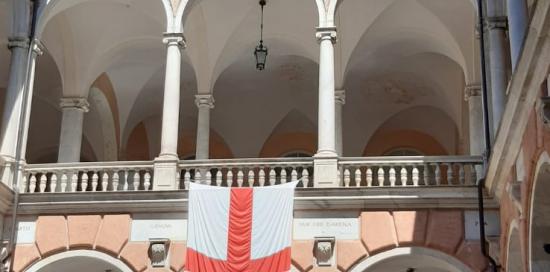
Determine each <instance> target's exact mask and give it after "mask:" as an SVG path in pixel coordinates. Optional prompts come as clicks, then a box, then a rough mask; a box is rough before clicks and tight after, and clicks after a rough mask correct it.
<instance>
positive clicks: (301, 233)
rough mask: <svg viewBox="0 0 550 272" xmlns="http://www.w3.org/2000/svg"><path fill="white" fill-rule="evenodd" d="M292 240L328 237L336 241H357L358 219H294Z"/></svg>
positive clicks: (358, 236)
mask: <svg viewBox="0 0 550 272" xmlns="http://www.w3.org/2000/svg"><path fill="white" fill-rule="evenodd" d="M293 229H294V233H293V236H294V240H312V239H314V238H315V237H323V236H330V237H336V239H338V240H358V239H360V235H359V219H358V218H295V219H294V227H293Z"/></svg>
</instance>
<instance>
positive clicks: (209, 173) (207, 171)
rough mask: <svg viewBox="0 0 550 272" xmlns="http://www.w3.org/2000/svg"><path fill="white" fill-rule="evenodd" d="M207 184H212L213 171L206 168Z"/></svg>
mask: <svg viewBox="0 0 550 272" xmlns="http://www.w3.org/2000/svg"><path fill="white" fill-rule="evenodd" d="M204 178H205V181H206V184H208V185H212V173H211V172H210V170H206V175H205V176H204Z"/></svg>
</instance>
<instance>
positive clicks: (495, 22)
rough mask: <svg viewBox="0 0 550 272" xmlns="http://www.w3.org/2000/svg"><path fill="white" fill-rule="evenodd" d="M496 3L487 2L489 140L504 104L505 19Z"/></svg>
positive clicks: (505, 76)
mask: <svg viewBox="0 0 550 272" xmlns="http://www.w3.org/2000/svg"><path fill="white" fill-rule="evenodd" d="M502 14H503V13H502V7H500V5H499V4H498V1H487V16H488V17H487V28H488V35H489V64H490V68H489V71H490V76H491V89H490V90H491V93H490V95H491V104H490V105H491V119H492V127H491V128H492V131H491V138H493V139H494V138H495V137H496V134H497V131H498V128H499V126H500V120H501V118H502V114H503V112H504V106H505V103H506V88H507V84H508V79H507V73H506V72H507V71H506V70H507V65H506V60H507V58H506V53H507V51H506V47H505V42H506V39H505V37H506V17H505V16H502Z"/></svg>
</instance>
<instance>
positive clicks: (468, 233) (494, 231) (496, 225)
mask: <svg viewBox="0 0 550 272" xmlns="http://www.w3.org/2000/svg"><path fill="white" fill-rule="evenodd" d="M464 225H465V226H464V231H465V237H466V240H479V213H478V212H477V211H465V212H464ZM485 235H487V237H494V236H499V235H500V217H499V214H498V212H497V211H485Z"/></svg>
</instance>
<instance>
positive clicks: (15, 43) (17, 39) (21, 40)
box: [8, 36, 30, 49]
mask: <svg viewBox="0 0 550 272" xmlns="http://www.w3.org/2000/svg"><path fill="white" fill-rule="evenodd" d="M29 42H30V41H29V38H28V37H23V36H13V37H9V38H8V49H12V48H16V47H18V48H23V49H27V48H29Z"/></svg>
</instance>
